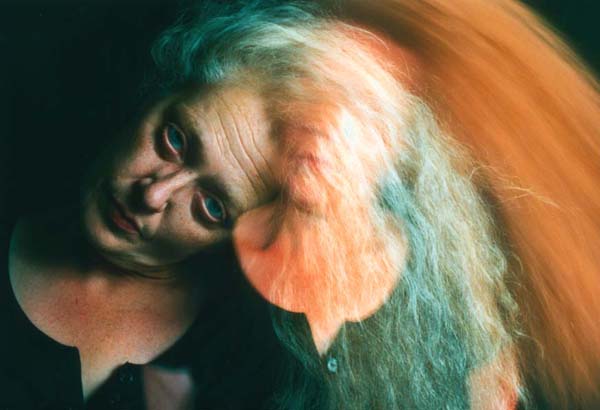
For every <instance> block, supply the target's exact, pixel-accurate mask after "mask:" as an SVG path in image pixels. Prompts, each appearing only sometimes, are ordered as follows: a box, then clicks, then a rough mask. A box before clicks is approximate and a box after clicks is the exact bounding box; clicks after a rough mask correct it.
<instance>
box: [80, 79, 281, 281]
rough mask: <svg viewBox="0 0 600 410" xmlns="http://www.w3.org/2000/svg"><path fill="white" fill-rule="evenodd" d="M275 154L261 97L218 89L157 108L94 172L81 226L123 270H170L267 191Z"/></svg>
mask: <svg viewBox="0 0 600 410" xmlns="http://www.w3.org/2000/svg"><path fill="white" fill-rule="evenodd" d="M275 159H276V147H275V143H274V141H273V140H272V136H271V124H270V121H269V119H268V117H267V115H266V112H265V107H264V104H263V101H262V99H261V97H260V96H259V95H258V94H257V93H254V92H252V91H250V90H248V89H245V88H239V87H233V86H229V87H222V88H215V89H211V90H209V91H207V92H204V93H189V92H188V93H181V94H177V95H174V96H172V97H170V98H167V99H165V100H163V101H161V102H160V103H158V104H157V105H155V106H154V107H153V108H152V109H151V110H150V111H149V112H148V113H147V114H146V115H145V116H144V117H143V119H142V120H141V121H140V123H139V124H138V125H137V127H134V128H133V131H132V132H131V133H128V135H122V136H121V137H120V138H119V140H118V141H117V143H116V145H115V147H114V149H113V148H112V147H111V148H110V149H108V150H107V151H106V153H105V154H104V155H103V156H102V157H101V158H100V160H99V161H98V162H97V163H96V165H95V166H94V167H93V169H92V171H91V172H90V175H89V177H88V178H87V183H86V184H85V186H84V195H83V229H84V232H85V234H86V236H87V237H88V239H89V241H90V242H91V244H92V246H93V247H94V248H96V249H97V250H98V251H99V252H100V253H101V254H102V255H103V256H104V257H105V258H107V259H108V260H110V261H111V262H113V263H116V264H118V265H119V266H121V267H125V268H127V269H134V270H141V271H144V270H145V271H152V270H160V269H164V268H166V267H169V266H172V265H175V264H177V263H179V262H181V261H183V260H185V259H186V258H188V257H189V256H191V255H193V254H194V253H197V252H199V251H201V250H203V249H206V248H208V247H210V246H211V245H214V244H217V243H219V242H222V241H224V240H225V239H227V238H228V236H229V235H230V233H231V229H232V226H233V223H234V222H235V220H236V218H237V217H238V216H239V215H240V214H242V213H243V212H245V211H247V210H249V209H252V208H255V207H257V206H259V205H260V204H263V203H265V202H267V201H268V200H269V199H271V198H272V196H273V194H274V182H273V181H274V178H273V172H272V166H273V164H274V161H275Z"/></svg>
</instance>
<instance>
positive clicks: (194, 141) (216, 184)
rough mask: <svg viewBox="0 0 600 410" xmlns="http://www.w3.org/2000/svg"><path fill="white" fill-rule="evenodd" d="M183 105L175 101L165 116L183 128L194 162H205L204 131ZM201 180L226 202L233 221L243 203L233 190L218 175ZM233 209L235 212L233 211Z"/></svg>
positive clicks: (208, 189) (202, 183)
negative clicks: (194, 122) (197, 126)
mask: <svg viewBox="0 0 600 410" xmlns="http://www.w3.org/2000/svg"><path fill="white" fill-rule="evenodd" d="M182 105H183V104H182V103H181V102H180V101H175V102H173V104H171V105H169V107H167V108H166V110H165V113H164V118H165V119H166V120H167V121H169V122H173V123H174V124H175V125H177V126H178V127H180V128H181V130H182V131H183V132H184V133H185V136H186V138H187V141H188V150H189V151H190V152H192V153H193V157H192V158H191V162H192V163H194V164H201V163H203V162H205V152H204V147H203V144H202V137H201V135H202V133H201V132H199V130H198V129H197V128H196V127H195V126H194V124H193V123H192V121H191V120H190V118H189V115H187V113H186V111H185V109H184V108H183V107H182ZM199 182H200V184H201V185H202V186H203V187H204V188H205V189H206V190H207V191H208V192H210V193H211V194H214V195H216V196H218V197H219V199H221V200H222V201H223V202H224V203H225V206H226V207H227V210H228V214H229V216H230V217H232V218H231V219H232V222H233V219H235V217H237V216H238V215H239V214H240V213H241V210H242V206H241V203H240V202H239V201H237V200H236V199H235V198H234V196H233V195H231V190H230V189H228V188H227V184H225V183H224V182H223V180H222V179H221V178H219V177H218V176H217V175H207V176H204V177H202V178H200V180H199ZM232 210H233V211H234V212H232Z"/></svg>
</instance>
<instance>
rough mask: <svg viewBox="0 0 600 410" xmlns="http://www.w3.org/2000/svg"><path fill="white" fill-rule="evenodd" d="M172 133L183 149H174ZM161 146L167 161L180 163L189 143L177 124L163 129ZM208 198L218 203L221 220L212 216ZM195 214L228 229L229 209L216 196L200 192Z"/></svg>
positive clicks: (212, 223)
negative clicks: (175, 135)
mask: <svg viewBox="0 0 600 410" xmlns="http://www.w3.org/2000/svg"><path fill="white" fill-rule="evenodd" d="M170 131H175V132H176V133H177V135H178V136H179V138H180V139H181V148H180V149H177V148H176V147H174V146H173V143H172V142H171V141H170V137H171V135H170V134H169V132H170ZM160 145H161V147H163V151H164V155H165V156H166V159H168V160H177V161H178V162H183V160H184V157H185V154H186V151H187V145H188V142H187V138H186V136H185V134H184V133H183V132H182V131H181V129H180V128H179V127H177V126H176V125H175V124H172V123H168V124H167V125H165V126H164V127H163V129H162V132H161V144H160ZM207 198H210V199H212V200H214V201H216V202H217V204H218V206H219V208H220V211H221V213H222V215H223V216H222V218H221V220H217V219H216V218H214V217H213V216H212V215H210V212H209V210H208V208H207V205H206V203H205V202H204V201H205V199H207ZM194 213H195V214H196V215H200V217H201V218H202V219H203V221H204V222H206V223H208V224H210V225H220V226H223V227H226V226H227V225H228V220H229V218H228V213H227V209H226V208H225V206H224V205H223V202H222V201H221V200H220V199H219V198H217V197H216V196H214V195H212V194H209V193H207V192H204V191H200V192H198V193H196V194H195V195H194Z"/></svg>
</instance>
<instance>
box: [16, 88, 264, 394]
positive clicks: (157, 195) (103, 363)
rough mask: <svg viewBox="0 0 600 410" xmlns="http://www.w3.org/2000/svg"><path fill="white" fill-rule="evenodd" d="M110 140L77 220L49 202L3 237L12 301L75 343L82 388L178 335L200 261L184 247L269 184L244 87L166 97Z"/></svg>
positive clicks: (255, 199)
mask: <svg viewBox="0 0 600 410" xmlns="http://www.w3.org/2000/svg"><path fill="white" fill-rule="evenodd" d="M174 112H177V115H173V113H174ZM167 126H169V127H172V128H176V129H177V130H178V132H180V134H176V135H177V137H178V138H174V137H173V136H174V135H175V134H173V130H172V128H170V130H171V131H170V132H171V137H170V138H168V139H167V138H165V136H166V135H167V134H165V132H164V131H165V129H166V127H167ZM119 140H120V141H122V144H121V145H119V146H117V147H116V149H115V150H112V147H110V148H111V151H108V152H107V153H105V154H104V155H103V156H101V158H100V159H99V161H98V162H97V164H96V165H95V166H94V167H93V168H92V170H91V172H90V173H89V175H88V176H87V184H86V187H85V189H84V195H83V202H82V207H81V212H82V218H81V224H80V225H77V224H74V226H70V227H69V226H67V227H65V226H63V225H64V221H65V220H73V218H70V215H68V214H63V215H61V212H62V211H58V212H54V213H50V214H48V215H44V216H39V217H34V218H29V219H26V220H22V221H20V222H19V223H18V225H17V227H16V229H15V232H14V234H13V238H12V241H11V251H10V266H9V270H10V276H11V282H12V285H13V288H14V291H15V295H16V297H17V300H18V302H19V304H20V305H21V307H22V309H23V311H24V312H25V314H26V315H27V316H28V317H29V319H30V320H31V321H32V323H33V324H34V325H35V326H37V327H38V328H39V329H40V330H41V331H42V332H44V333H46V334H47V335H48V336H50V337H51V338H53V339H54V340H56V341H57V342H59V343H62V344H65V345H68V346H75V347H77V348H78V350H79V354H80V359H81V372H82V382H83V390H84V397H89V395H90V394H92V393H93V392H94V391H95V390H96V389H97V388H98V387H99V386H100V385H101V384H102V383H103V382H104V381H105V380H106V379H107V378H108V377H109V376H110V374H111V372H112V371H113V370H114V369H115V368H116V367H118V366H120V365H122V364H124V363H126V362H129V363H135V364H146V363H149V362H150V361H152V360H153V359H154V358H155V357H156V356H158V355H159V354H160V353H162V352H163V351H164V350H166V349H167V348H168V347H169V346H171V345H172V344H173V343H174V342H175V341H176V340H177V339H178V338H179V337H181V335H182V334H183V333H184V332H185V330H187V328H189V326H190V325H191V323H192V322H193V320H194V318H195V317H196V315H197V313H198V310H199V309H201V308H202V303H201V298H200V297H199V295H201V294H202V292H201V290H200V289H198V286H199V283H201V282H199V281H198V280H196V279H197V278H198V277H201V275H202V266H201V265H200V266H199V265H198V261H199V260H198V258H197V257H196V258H195V259H194V261H193V262H194V265H193V266H190V264H189V263H187V262H188V261H189V260H190V257H192V256H195V255H198V254H199V253H200V254H201V253H202V251H204V250H206V249H208V248H210V247H212V246H214V245H215V244H217V243H219V242H223V241H225V240H227V238H228V237H229V235H230V233H231V228H232V226H233V224H234V223H235V220H236V219H237V218H238V216H239V215H241V214H243V213H244V212H246V211H247V210H249V209H252V208H254V207H257V206H259V205H261V204H263V203H265V202H267V201H268V200H269V199H270V198H272V196H273V190H274V184H273V183H272V175H273V173H272V171H271V170H270V168H269V165H268V164H270V163H272V162H273V161H274V160H275V158H276V156H275V154H276V152H275V145H274V144H273V142H272V139H271V134H270V121H269V119H268V117H267V115H266V113H265V110H264V106H263V101H262V99H261V98H260V97H259V96H258V94H257V93H254V92H253V91H252V90H248V89H242V88H236V87H221V88H214V89H210V90H207V91H206V92H204V93H189V92H188V93H181V94H177V95H174V96H172V97H171V98H168V99H165V100H164V101H161V102H160V103H158V104H157V105H156V106H154V107H153V108H152V109H151V110H150V111H148V113H147V114H146V115H145V116H144V117H143V118H142V120H141V121H140V122H139V125H138V126H137V127H135V128H134V131H133V132H132V134H131V135H130V136H129V135H125V136H121V137H120V138H119ZM183 140H185V144H180V142H182V141H183ZM169 141H170V142H174V143H175V144H174V147H173V146H169V145H168V143H169ZM182 147H185V149H181V148H182ZM170 148H176V149H174V150H173V149H171V150H170ZM217 180H219V181H221V183H222V184H223V187H222V188H221V189H222V190H227V192H229V194H228V196H229V199H226V198H225V197H223V196H222V195H221V194H222V192H220V190H219V189H217V188H216V187H217V182H216V181H217ZM209 196H210V198H211V199H210V203H211V204H212V205H213V206H212V208H211V209H217V208H215V207H214V204H215V203H220V202H222V203H223V205H224V206H225V207H226V208H224V209H223V210H222V211H223V215H225V214H226V215H227V218H226V220H225V221H224V222H223V223H220V222H216V221H214V220H210V218H207V215H206V214H205V211H206V208H202V206H201V202H200V201H201V200H203V199H204V200H205V198H208V197H209ZM111 197H112V199H110V200H109V198H111ZM111 201H116V202H118V203H119V204H120V205H119V207H120V211H118V212H120V214H119V213H118V215H121V216H122V215H124V214H125V213H126V215H127V218H128V220H129V222H125V223H123V219H122V218H121V219H119V217H118V216H117V217H115V212H116V211H115V210H116V209H117V208H116V205H114V203H111ZM214 201H218V202H214ZM199 202H200V205H199ZM209 208H210V207H209ZM57 221H58V222H57ZM75 221H76V219H75ZM132 221H135V222H134V223H135V225H137V227H138V228H139V229H131V227H132ZM76 225H77V226H76ZM82 235H83V237H85V238H86V239H87V241H82V238H81V237H82ZM86 242H87V244H86V245H85V246H82V245H81V244H82V243H86ZM200 262H201V259H200ZM192 267H193V269H191V268H192ZM132 273H135V274H132ZM157 279H160V280H157ZM148 335H152V337H147V336H148Z"/></svg>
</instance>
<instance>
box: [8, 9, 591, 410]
mask: <svg viewBox="0 0 600 410" xmlns="http://www.w3.org/2000/svg"><path fill="white" fill-rule="evenodd" d="M484 17H487V19H485V18H484ZM492 17H493V18H492ZM491 22H497V25H495V24H492V23H491ZM384 29H385V34H383V32H382V31H381V30H384ZM513 35H514V36H515V38H513V37H512V36H513ZM517 39H518V41H517ZM523 44H525V45H526V46H527V47H525V46H523ZM558 46H560V42H559V41H558V40H556V39H555V38H554V37H553V36H551V35H550V34H548V33H547V31H546V30H545V29H544V28H543V26H542V25H541V23H539V22H538V21H537V20H536V19H535V18H534V17H533V16H532V15H531V14H530V13H529V12H528V11H527V10H526V9H524V8H523V7H521V6H519V5H517V4H515V3H513V2H509V1H498V2H494V3H490V2H483V1H481V2H473V1H461V2H457V1H454V2H452V4H450V3H448V2H442V1H435V0H431V1H422V2H413V1H402V0H397V1H381V2H378V3H377V5H375V6H373V5H370V6H368V7H366V6H365V5H364V4H363V3H362V2H359V1H357V2H352V1H348V2H341V3H339V4H327V5H324V4H321V5H311V4H306V3H293V2H289V3H288V2H286V3H284V4H281V2H269V1H260V2H259V1H257V2H242V4H234V5H224V4H221V3H214V4H210V3H206V4H203V5H201V6H200V7H198V8H197V9H193V10H191V11H190V12H188V13H187V14H185V15H183V17H181V18H180V20H179V21H178V22H177V23H176V24H175V25H173V26H172V27H171V28H169V29H168V30H166V31H165V32H164V33H163V34H162V35H161V36H160V37H159V39H158V40H157V41H156V42H155V45H154V47H153V57H154V61H155V63H156V70H155V71H153V72H150V73H148V74H147V78H149V79H150V80H149V83H148V86H147V88H146V92H147V94H146V95H147V99H148V101H149V102H150V103H149V105H148V107H149V108H148V109H146V110H144V114H143V116H142V119H141V120H140V121H139V122H137V123H136V124H135V125H134V126H133V127H131V128H129V129H128V131H126V132H124V133H123V134H122V137H120V138H119V140H120V143H119V145H120V147H119V149H118V150H117V151H116V152H109V153H108V154H106V155H107V156H106V157H101V160H99V161H98V162H97V164H96V166H94V167H92V171H91V172H90V173H89V177H88V178H87V183H86V185H85V186H86V189H85V190H84V192H85V193H84V195H83V201H82V206H81V214H82V223H81V226H82V227H83V228H82V229H81V231H83V237H84V238H86V242H87V243H89V245H90V248H91V249H92V250H93V252H92V253H91V254H90V253H88V251H85V250H81V251H79V252H76V253H71V252H68V253H67V252H65V251H64V249H65V248H66V247H67V246H66V245H65V241H70V242H71V243H72V242H73V241H74V240H77V238H79V237H80V236H78V235H76V234H75V233H73V232H77V230H74V231H69V230H64V232H63V233H62V234H61V235H60V236H59V237H58V239H55V238H54V237H50V235H48V233H47V232H53V233H54V232H57V231H58V229H57V227H56V225H52V219H51V218H50V217H44V218H41V219H34V220H31V221H29V222H27V221H25V222H21V223H20V224H19V225H17V227H16V228H15V231H14V233H13V235H12V244H13V245H12V248H11V253H10V261H11V264H10V265H9V266H10V269H9V270H10V276H11V283H12V287H13V289H14V297H15V298H16V301H18V304H19V306H20V307H21V308H22V310H23V312H24V313H25V315H26V316H27V317H28V318H29V320H30V321H31V323H33V324H34V325H35V326H36V327H37V328H38V329H39V330H41V331H42V332H43V333H44V334H46V335H47V336H49V337H50V338H52V339H54V340H55V341H57V342H59V343H62V344H64V345H70V346H76V347H77V349H78V351H79V358H80V360H81V374H82V381H83V383H82V387H83V395H84V397H93V396H94V392H95V391H100V387H99V386H101V385H102V384H103V383H105V382H106V380H108V379H109V378H110V375H111V374H116V373H115V372H117V373H118V372H119V371H120V370H119V369H120V365H122V364H123V363H125V362H130V363H138V364H144V363H149V362H152V361H153V360H156V357H157V356H158V355H160V353H161V352H163V351H165V350H168V349H169V347H170V346H171V345H172V344H173V343H174V342H175V341H176V340H177V339H179V338H180V337H181V335H182V334H184V333H186V330H187V329H188V328H190V326H198V323H199V319H198V317H199V315H201V313H199V312H202V309H203V307H204V308H206V307H207V306H211V307H214V306H215V305H214V304H212V305H211V304H208V305H207V302H204V303H202V302H203V301H206V300H207V299H206V298H207V297H206V296H202V294H206V293H209V294H213V295H214V294H219V293H218V292H216V291H215V289H217V290H219V292H222V291H224V290H223V289H227V287H228V286H227V285H228V283H227V282H225V283H224V284H223V283H221V284H219V283H210V282H211V281H215V282H220V279H212V278H210V279H207V278H205V277H204V275H198V274H197V269H199V267H200V266H202V265H203V264H204V263H206V261H207V260H211V259H212V258H211V254H210V253H207V252H208V251H209V250H211V249H214V246H215V244H219V243H223V242H225V243H226V242H228V241H229V240H230V239H232V240H233V245H234V247H235V249H236V252H237V257H238V258H239V261H240V264H241V267H242V270H243V273H244V274H245V276H246V277H247V279H248V282H249V283H250V284H252V285H253V287H254V288H255V289H256V290H257V291H258V293H260V294H261V295H262V296H263V297H264V298H265V299H266V300H267V301H268V302H270V303H271V304H272V305H273V308H272V311H273V325H274V330H275V334H276V335H277V338H278V339H279V341H280V343H281V344H279V343H274V344H273V345H272V346H273V347H272V348H273V349H280V347H279V346H284V347H285V350H275V352H276V357H271V358H269V359H270V360H266V361H262V360H258V362H260V363H263V364H264V366H266V367H267V368H268V369H270V370H269V373H268V374H273V375H276V376H274V377H273V379H274V382H273V386H274V387H273V389H272V391H269V392H265V395H264V396H268V399H267V402H265V401H263V399H264V397H260V400H258V399H257V401H256V402H254V403H250V402H248V401H247V400H246V401H245V402H244V403H243V404H245V405H247V406H249V407H248V408H260V407H259V406H263V405H264V406H267V407H266V408H298V409H307V408H324V409H329V408H331V409H338V408H343V409H354V408H356V409H364V408H377V409H379V408H389V409H398V408H411V409H412V408H426V409H428V408H456V409H463V408H469V407H472V408H494V409H498V408H502V409H508V408H511V409H512V408H516V406H517V402H518V403H519V404H520V405H521V406H524V407H526V408H527V407H528V406H531V407H534V406H545V405H547V406H551V407H556V408H568V407H577V406H579V407H583V408H594V404H595V403H596V400H597V399H598V391H597V389H596V387H595V383H594V382H595V380H597V371H598V365H599V364H600V360H599V357H598V352H597V351H596V348H595V345H596V344H597V343H596V342H597V341H598V338H599V337H598V335H600V333H599V331H598V329H597V328H598V325H597V324H596V323H595V321H594V319H593V314H594V313H595V312H596V304H597V302H595V299H594V298H593V294H594V293H595V290H596V288H597V287H598V286H600V281H599V278H598V275H597V266H598V261H597V259H596V258H597V257H596V256H595V253H594V252H593V244H594V243H597V242H596V241H595V238H596V236H597V235H598V233H597V232H598V229H596V224H597V223H598V218H597V212H598V209H600V208H599V207H598V206H597V205H598V198H597V195H595V194H594V191H595V189H594V188H595V185H596V183H597V181H598V176H599V175H598V174H599V172H600V170H599V169H598V163H597V161H595V155H596V154H597V153H598V150H599V147H598V141H597V135H596V131H595V130H596V128H595V127H596V125H597V121H598V115H597V114H598V108H599V104H598V97H597V92H596V88H595V85H594V83H593V81H592V80H591V79H589V78H588V77H587V76H586V75H585V72H584V71H582V69H581V68H580V67H579V66H578V65H577V63H576V61H575V60H574V59H572V58H571V57H569V56H568V55H566V54H564V52H563V51H561V49H559V48H558ZM532 50H535V53H537V54H536V58H535V59H533V58H531V57H530V55H529V53H531V52H532ZM559 80H560V81H559ZM156 85H158V87H154V86H156ZM488 93H489V95H488ZM490 96H493V101H490ZM567 97H568V101H569V104H564V103H562V102H563V98H567ZM566 135H568V136H569V139H566ZM522 136H525V137H522ZM530 145H531V146H533V147H534V148H535V149H534V150H533V151H530V150H529V146H530ZM467 147H468V148H467ZM575 163H581V164H582V166H581V168H580V169H577V171H576V172H573V171H572V170H569V171H570V172H571V173H569V172H560V173H559V174H558V176H557V177H556V178H555V179H553V180H549V179H548V174H549V173H550V171H549V169H550V170H557V171H559V170H562V171H564V170H563V168H565V167H567V166H571V165H572V164H575ZM573 179H576V180H577V183H576V184H570V181H572V180H573ZM567 187H568V189H566V188H567ZM573 187H577V188H573ZM558 234H560V235H558ZM51 239H52V241H51ZM42 243H52V244H53V246H55V248H46V247H44V248H42V249H37V251H36V248H37V246H35V245H36V244H42ZM40 248H41V247H40ZM556 249H561V252H560V253H559V252H557V251H556ZM213 252H214V251H213ZM65 254H66V255H65ZM212 256H217V258H216V259H217V261H218V260H220V258H219V257H218V253H217V255H214V254H213V255H212ZM575 261H577V262H575ZM567 266H568V269H567ZM567 271H569V272H571V271H572V272H575V273H573V274H572V275H571V276H570V278H568V279H565V275H566V274H565V272H567ZM199 276H200V278H199ZM212 276H215V275H212ZM207 282H208V283H207ZM582 284H583V285H585V287H583V286H581V285H582ZM240 287H241V288H242V290H240V291H239V292H241V293H244V292H247V293H248V296H246V297H247V298H248V299H249V301H247V300H246V299H235V298H234V299H232V300H234V301H235V302H233V303H235V304H237V305H238V306H241V307H242V310H244V309H245V308H246V306H258V305H260V303H261V302H260V301H258V300H256V299H253V298H254V295H253V294H252V293H251V292H249V291H246V290H243V289H244V288H243V285H240ZM234 295H236V294H235V293H234ZM225 305H227V303H225ZM205 311H206V310H205ZM65 312H66V313H65ZM258 312H259V313H260V312H261V309H258ZM228 313H229V312H228ZM232 316H234V315H231V314H228V315H225V316H224V317H223V318H227V319H228V320H230V319H231V317H232ZM200 317H202V316H200ZM540 318H543V319H545V320H544V321H543V323H540ZM236 319H237V320H236V321H235V325H238V324H241V323H243V321H244V320H243V319H242V320H240V318H236ZM192 323H194V325H192ZM82 329H85V331H82ZM196 330H197V329H196ZM196 330H195V332H194V334H198V333H197V331H196ZM200 330H202V329H200ZM584 330H585V332H586V334H587V335H589V338H588V339H585V338H581V337H578V335H580V334H582V332H583V331H584ZM149 333H152V334H153V337H151V338H148V337H145V336H146V335H147V334H149ZM226 333H227V332H226ZM257 333H258V335H254V336H252V337H249V338H248V340H249V341H255V340H266V341H267V342H268V343H270V340H271V339H270V338H269V337H265V336H264V335H268V333H269V327H268V326H265V328H264V329H260V330H259V331H258V332H257ZM188 334H189V333H188ZM227 336H230V335H227ZM186 339H188V340H189V337H185V336H184V337H183V338H182V339H181V340H182V341H183V342H184V343H188V342H187V341H186ZM199 340H200V341H201V340H202V339H197V338H196V340H194V342H199ZM219 340H226V339H219ZM245 342H246V340H244V343H245ZM258 344H260V342H259V343H258ZM269 346H270V345H269ZM190 349H193V347H191V348H188V349H183V350H185V353H189V351H190ZM270 349H271V347H269V349H265V350H266V351H267V352H269V351H270ZM199 350H201V349H199ZM180 351H181V350H180ZM255 352H260V350H259V349H254V350H250V353H249V354H247V355H244V357H245V358H248V357H249V356H253V355H254V353H255ZM287 352H290V353H291V355H292V357H289V356H288V354H287ZM548 352H550V355H551V356H550V357H548V356H547V355H548V354H549V353H548ZM186 356H188V357H186V358H185V359H184V360H183V361H182V362H183V363H184V362H185V360H188V361H190V360H191V361H192V362H194V360H192V359H190V357H191V356H189V355H186ZM192 356H193V355H192ZM257 356H258V357H261V355H260V354H258V355H257ZM215 357H223V356H218V355H216V356H215ZM225 357H227V356H225ZM193 365H194V369H195V370H194V372H195V373H194V375H195V376H196V377H197V376H198V375H199V374H202V371H204V372H205V373H206V372H208V373H210V372H211V371H213V369H219V365H222V367H223V368H225V369H226V370H227V371H229V370H233V369H235V368H236V365H235V364H234V365H231V364H230V365H228V364H227V363H226V362H219V361H218V359H217V363H215V364H214V365H212V366H206V367H205V368H204V369H200V370H199V368H201V366H202V361H200V364H199V363H198V362H197V361H196V362H194V363H193ZM237 367H238V370H239V367H241V366H237ZM244 368H245V369H248V367H244ZM242 373H243V372H242ZM232 374H235V375H237V374H239V372H234V373H232ZM261 374H265V373H261ZM243 376H244V375H242V376H241V377H239V378H237V379H236V380H239V381H240V382H239V384H238V385H239V386H246V387H248V384H247V383H249V382H250V381H252V378H253V377H254V378H256V374H255V373H252V371H250V372H249V375H247V377H243ZM17 380H18V379H17ZM206 380H209V378H205V379H204V380H198V379H197V380H196V382H197V386H198V390H199V394H198V397H197V403H198V407H199V408H203V407H202V406H204V408H206V407H209V406H214V407H215V408H226V406H227V405H228V403H227V402H226V400H224V399H223V397H219V399H221V400H222V401H221V402H217V401H213V402H212V403H210V405H209V406H207V405H205V404H204V403H203V401H202V400H206V397H203V396H202V394H201V393H203V392H205V393H207V394H209V393H210V392H209V391H207V390H204V391H203V390H202V389H203V388H205V387H203V383H202V382H203V381H204V382H205V381H206ZM229 382H230V381H229ZM225 384H227V383H225ZM260 384H261V385H262V388H263V389H265V385H268V384H269V383H260ZM229 385H231V384H229ZM249 390H252V391H254V390H256V389H254V388H252V387H251V388H250V389H249ZM267 393H268V394H267ZM240 397H248V396H244V394H240ZM79 404H81V403H79ZM229 405H231V404H229ZM269 406H270V407H269ZM236 408H239V407H236Z"/></svg>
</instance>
